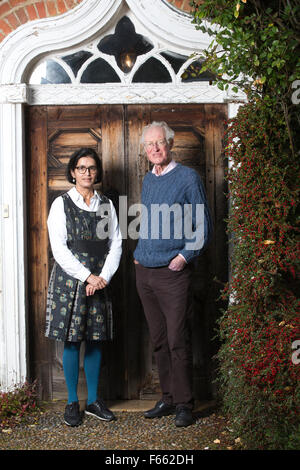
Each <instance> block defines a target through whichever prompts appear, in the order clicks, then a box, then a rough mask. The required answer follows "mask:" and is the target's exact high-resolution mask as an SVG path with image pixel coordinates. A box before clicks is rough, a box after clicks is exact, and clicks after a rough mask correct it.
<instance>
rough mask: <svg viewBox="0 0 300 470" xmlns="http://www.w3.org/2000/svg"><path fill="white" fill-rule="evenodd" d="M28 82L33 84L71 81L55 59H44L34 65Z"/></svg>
mask: <svg viewBox="0 0 300 470" xmlns="http://www.w3.org/2000/svg"><path fill="white" fill-rule="evenodd" d="M30 83H31V84H34V85H39V84H49V83H50V84H53V83H55V84H58V83H71V79H70V77H69V75H68V73H67V72H66V71H65V70H64V68H63V67H62V66H61V65H60V64H58V63H57V62H56V61H55V60H46V61H45V62H43V63H41V64H39V65H38V66H37V67H36V69H35V70H34V72H33V73H32V75H31V78H30Z"/></svg>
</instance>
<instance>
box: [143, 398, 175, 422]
mask: <svg viewBox="0 0 300 470" xmlns="http://www.w3.org/2000/svg"><path fill="white" fill-rule="evenodd" d="M174 412H175V406H173V405H168V404H167V403H164V402H163V401H162V400H160V401H158V402H157V403H156V405H155V407H154V408H152V409H151V410H148V411H145V413H144V416H145V418H160V417H161V416H168V415H172V414H174Z"/></svg>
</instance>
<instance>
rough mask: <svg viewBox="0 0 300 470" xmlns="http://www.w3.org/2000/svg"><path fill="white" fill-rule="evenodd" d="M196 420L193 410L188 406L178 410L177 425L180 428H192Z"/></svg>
mask: <svg viewBox="0 0 300 470" xmlns="http://www.w3.org/2000/svg"><path fill="white" fill-rule="evenodd" d="M193 422H194V418H193V414H192V410H191V409H190V408H187V407H186V406H180V407H178V408H177V409H176V417H175V424H176V426H178V427H185V426H190V425H191V424H193Z"/></svg>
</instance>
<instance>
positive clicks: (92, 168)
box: [76, 165, 97, 175]
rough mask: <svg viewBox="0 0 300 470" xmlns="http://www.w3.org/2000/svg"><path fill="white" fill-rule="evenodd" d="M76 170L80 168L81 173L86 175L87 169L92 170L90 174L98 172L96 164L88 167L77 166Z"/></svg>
mask: <svg viewBox="0 0 300 470" xmlns="http://www.w3.org/2000/svg"><path fill="white" fill-rule="evenodd" d="M76 170H78V171H79V173H80V174H81V175H84V174H85V173H86V171H87V170H88V171H89V172H90V174H91V173H96V171H97V167H96V166H94V165H92V166H88V167H86V166H83V165H81V166H76Z"/></svg>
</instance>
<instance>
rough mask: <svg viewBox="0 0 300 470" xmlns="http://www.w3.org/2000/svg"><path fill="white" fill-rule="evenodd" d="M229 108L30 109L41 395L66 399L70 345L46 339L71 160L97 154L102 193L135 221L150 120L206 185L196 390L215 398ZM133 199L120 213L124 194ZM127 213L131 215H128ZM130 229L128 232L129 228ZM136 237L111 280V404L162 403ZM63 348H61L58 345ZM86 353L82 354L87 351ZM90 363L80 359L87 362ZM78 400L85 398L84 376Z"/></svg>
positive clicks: (106, 372) (107, 391)
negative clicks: (208, 234) (139, 285)
mask: <svg viewBox="0 0 300 470" xmlns="http://www.w3.org/2000/svg"><path fill="white" fill-rule="evenodd" d="M225 119H226V106H225V105H130V106H124V105H101V106H100V105H99V106H66V107H63V106H48V107H30V108H27V114H26V120H27V123H28V133H27V135H28V151H27V175H28V194H27V198H28V209H29V210H28V212H29V218H28V234H29V237H28V242H29V244H28V251H29V265H28V271H29V276H30V277H29V279H30V282H29V284H28V291H29V319H30V334H31V338H32V345H33V346H32V348H31V351H30V356H31V364H32V376H33V377H38V378H39V381H40V382H41V384H42V387H41V390H42V395H43V398H66V387H65V384H64V377H63V370H62V359H61V358H62V349H63V345H62V344H59V343H58V342H52V341H49V340H48V339H46V338H44V336H43V328H44V326H43V325H44V317H45V314H44V312H45V301H46V291H47V285H48V276H49V272H50V269H51V267H52V264H53V259H52V255H51V250H49V245H48V238H47V226H46V220H47V215H48V210H49V207H50V205H51V203H52V201H53V199H54V198H55V197H57V196H58V195H60V194H62V193H63V192H65V191H67V190H68V189H69V188H70V187H71V186H72V185H70V184H69V183H68V182H67V181H66V178H65V171H66V165H67V162H68V160H69V157H70V155H71V154H72V153H73V151H75V150H77V149H78V148H79V147H84V146H89V147H92V148H94V149H95V150H96V151H97V152H98V154H99V155H100V158H101V160H102V168H103V181H102V183H101V184H100V185H99V186H98V187H97V189H99V190H100V191H103V192H104V193H105V194H107V195H108V197H110V198H111V199H112V200H113V202H114V204H115V206H116V209H117V211H119V209H120V210H122V213H119V218H120V216H122V217H123V220H124V219H125V220H127V224H128V223H129V222H130V221H131V219H132V218H130V217H127V209H128V208H129V207H130V205H131V204H134V203H137V202H139V201H140V193H141V186H142V181H143V177H144V175H145V173H146V172H147V171H148V170H149V169H150V165H149V162H148V161H147V159H146V157H145V155H144V153H143V150H142V146H141V145H140V136H141V132H142V129H143V127H144V126H145V125H147V124H149V123H150V122H151V121H154V120H155V121H166V122H167V123H168V124H169V125H170V127H172V128H173V129H174V131H175V141H174V147H173V156H174V159H175V160H176V161H178V162H180V163H182V164H184V165H187V166H190V167H192V168H194V169H195V170H196V171H198V172H199V174H200V175H201V177H202V179H203V182H204V184H205V186H206V190H207V195H208V200H209V205H210V208H211V211H212V215H213V219H214V224H215V233H214V237H213V240H212V242H211V244H210V246H209V248H208V250H207V251H206V252H205V254H204V255H203V256H202V257H201V258H200V259H199V262H198V264H197V269H196V271H195V274H194V281H193V282H194V305H195V308H194V310H195V312H194V320H193V336H194V337H193V340H194V388H195V396H196V398H198V399H204V398H208V397H209V396H210V395H211V393H212V391H213V386H212V376H213V373H214V372H213V371H214V368H213V367H212V361H211V357H212V355H213V354H214V353H215V351H216V346H217V345H216V344H214V343H213V342H212V341H211V339H212V337H213V336H215V332H214V331H213V329H214V327H215V320H216V318H217V316H218V310H219V307H220V306H219V305H218V303H217V301H216V299H217V298H218V291H219V285H217V284H216V283H215V282H214V281H213V278H214V277H215V276H216V277H218V279H220V280H221V281H222V282H225V281H226V278H227V244H226V235H225V223H224V222H223V219H224V218H225V215H226V199H225V197H224V192H225V191H226V187H225V184H224V165H225V162H224V159H223V155H222V135H223V121H224V120H225ZM124 195H125V196H127V208H126V207H124V205H123V206H122V207H120V208H119V204H118V203H119V198H118V196H124ZM124 212H126V213H125V214H124ZM127 226H128V225H127ZM135 246H136V240H131V239H130V238H125V239H124V240H123V255H122V260H121V264H120V268H119V270H118V272H117V274H116V275H115V276H114V278H113V280H112V290H113V299H114V317H115V339H114V341H113V342H112V343H110V344H107V345H104V347H103V349H104V351H103V363H102V372H101V379H100V389H101V394H102V396H103V397H104V398H109V399H112V400H115V399H136V398H151V399H152V398H155V399H156V398H158V397H159V395H160V390H159V384H158V376H157V370H156V366H155V364H154V362H153V354H152V346H151V343H150V340H149V335H148V328H147V325H146V322H145V318H144V315H143V311H142V307H141V303H140V300H139V298H138V295H137V292H136V289H135V271H134V265H133V251H134V248H135ZM54 343H57V344H54ZM82 355H83V351H82ZM81 363H82V361H81ZM79 396H80V397H81V398H84V397H85V396H86V390H85V379H84V374H83V371H81V374H80V385H79Z"/></svg>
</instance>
